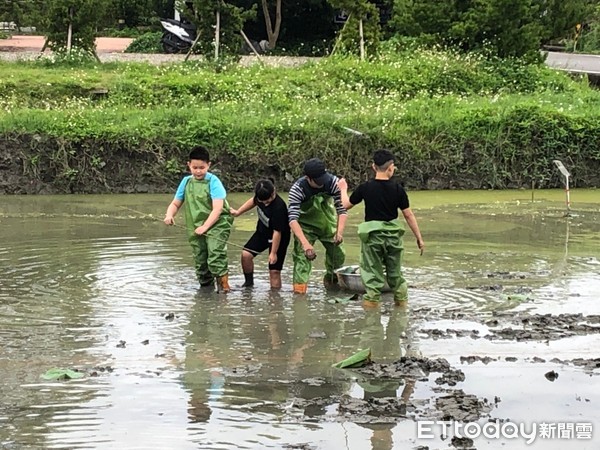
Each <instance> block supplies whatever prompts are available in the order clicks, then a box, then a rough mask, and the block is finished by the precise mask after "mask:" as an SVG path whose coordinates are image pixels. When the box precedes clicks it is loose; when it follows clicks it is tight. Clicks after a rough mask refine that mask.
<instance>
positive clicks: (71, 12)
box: [39, 0, 109, 52]
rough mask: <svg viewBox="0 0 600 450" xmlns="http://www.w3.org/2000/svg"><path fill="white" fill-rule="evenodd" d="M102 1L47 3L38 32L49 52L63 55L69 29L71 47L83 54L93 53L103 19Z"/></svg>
mask: <svg viewBox="0 0 600 450" xmlns="http://www.w3.org/2000/svg"><path fill="white" fill-rule="evenodd" d="M108 6H109V4H108V2H107V1H106V0H47V1H46V2H45V6H44V10H45V14H44V15H43V16H41V17H40V22H39V23H40V28H41V29H42V30H44V31H45V33H46V38H47V40H48V43H49V45H50V48H51V49H52V50H54V51H58V52H64V51H65V49H66V48H67V33H68V29H69V25H71V26H72V38H71V45H72V47H73V48H77V49H79V50H82V51H84V52H95V48H96V44H95V37H96V29H97V28H98V27H99V25H100V24H102V22H103V20H104V18H105V17H106V12H107V7H108Z"/></svg>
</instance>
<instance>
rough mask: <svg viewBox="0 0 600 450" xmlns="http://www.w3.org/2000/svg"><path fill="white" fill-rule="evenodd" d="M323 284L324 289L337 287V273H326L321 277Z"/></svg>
mask: <svg viewBox="0 0 600 450" xmlns="http://www.w3.org/2000/svg"><path fill="white" fill-rule="evenodd" d="M323 285H324V286H325V289H333V288H337V287H339V284H338V277H337V275H336V274H326V275H325V276H324V277H323Z"/></svg>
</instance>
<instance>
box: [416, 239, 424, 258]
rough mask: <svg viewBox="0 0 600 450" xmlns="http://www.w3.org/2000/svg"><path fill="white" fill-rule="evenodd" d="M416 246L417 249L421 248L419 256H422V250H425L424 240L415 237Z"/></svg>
mask: <svg viewBox="0 0 600 450" xmlns="http://www.w3.org/2000/svg"><path fill="white" fill-rule="evenodd" d="M417 247H419V250H421V256H423V251H424V250H425V242H423V239H417Z"/></svg>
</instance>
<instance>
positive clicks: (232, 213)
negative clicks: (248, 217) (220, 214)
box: [229, 208, 240, 217]
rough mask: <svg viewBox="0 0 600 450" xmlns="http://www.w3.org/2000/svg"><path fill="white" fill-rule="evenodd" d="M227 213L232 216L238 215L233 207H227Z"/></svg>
mask: <svg viewBox="0 0 600 450" xmlns="http://www.w3.org/2000/svg"><path fill="white" fill-rule="evenodd" d="M229 214H231V215H232V216H233V217H238V216H239V215H240V213H239V212H238V210H237V209H233V208H229Z"/></svg>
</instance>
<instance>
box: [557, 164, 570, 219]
mask: <svg viewBox="0 0 600 450" xmlns="http://www.w3.org/2000/svg"><path fill="white" fill-rule="evenodd" d="M553 162H554V164H556V167H558V170H560V173H562V174H563V175H564V177H565V192H566V194H567V214H569V213H570V212H571V194H570V193H569V177H570V176H571V174H570V173H569V171H568V170H567V168H566V167H565V166H564V165H563V163H562V162H561V161H559V160H558V159H555V160H554V161H553Z"/></svg>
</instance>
